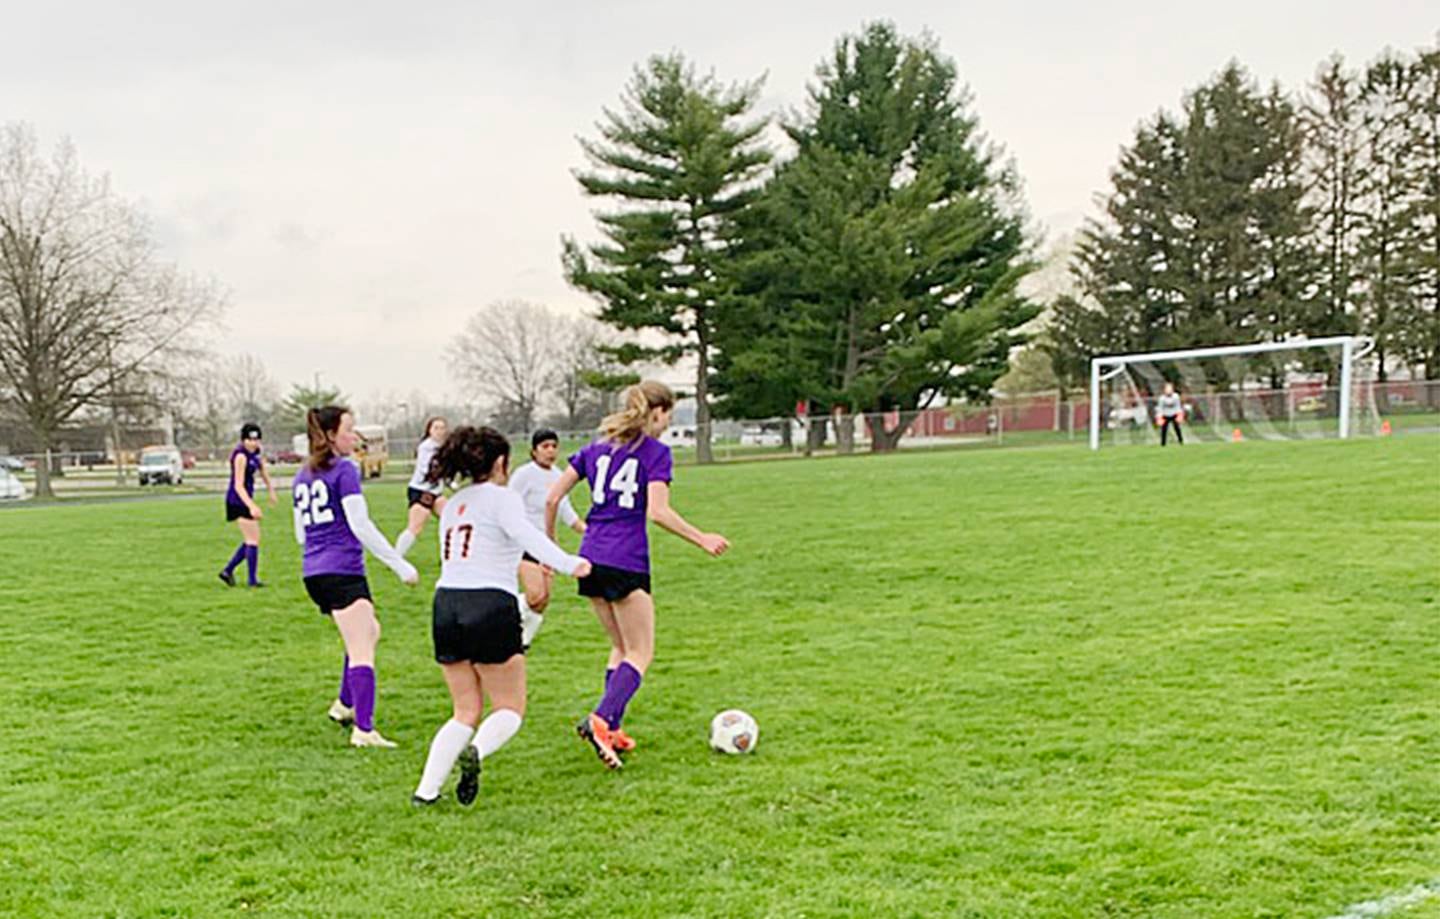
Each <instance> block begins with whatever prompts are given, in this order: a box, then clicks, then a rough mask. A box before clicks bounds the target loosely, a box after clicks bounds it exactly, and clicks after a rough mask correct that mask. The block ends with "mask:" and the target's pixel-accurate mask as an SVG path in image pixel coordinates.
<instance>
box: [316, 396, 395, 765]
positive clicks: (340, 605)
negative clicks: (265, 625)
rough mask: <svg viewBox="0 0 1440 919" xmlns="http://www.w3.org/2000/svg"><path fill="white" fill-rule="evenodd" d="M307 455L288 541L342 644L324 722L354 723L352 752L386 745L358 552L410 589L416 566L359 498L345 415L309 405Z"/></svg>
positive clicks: (373, 628) (372, 627) (374, 640)
mask: <svg viewBox="0 0 1440 919" xmlns="http://www.w3.org/2000/svg"><path fill="white" fill-rule="evenodd" d="M305 426H306V428H307V429H308V433H309V436H310V458H309V460H307V461H306V463H305V465H304V466H303V467H302V468H301V469H300V472H299V473H298V474H296V476H295V483H294V485H293V487H292V489H291V490H292V493H293V494H294V498H295V541H296V542H298V543H300V544H301V545H302V546H304V564H303V568H302V573H303V574H304V577H305V591H306V592H307V593H308V594H310V599H311V600H314V601H315V605H316V606H318V607H320V612H321V613H324V614H325V615H327V616H330V617H331V618H332V619H334V620H335V627H336V628H337V629H339V630H340V638H341V639H342V640H343V641H344V642H345V664H344V669H343V670H342V671H341V676H340V697H339V698H338V699H336V700H335V701H334V702H333V703H331V705H330V712H329V714H330V719H331V720H332V721H335V722H336V723H338V724H351V723H353V724H354V728H353V730H351V732H350V745H351V746H352V747H393V746H395V744H393V743H391V742H390V741H388V740H386V739H385V738H384V737H382V736H380V732H379V731H377V730H375V646H376V644H378V643H379V641H380V622H379V620H378V619H376V618H375V606H374V604H373V603H372V602H371V600H370V584H369V582H368V581H366V580H365V550H366V549H369V550H370V553H371V554H372V555H374V556H375V557H376V558H378V559H380V560H381V561H382V562H384V563H385V564H386V565H387V566H389V568H390V570H391V571H394V572H395V573H396V574H397V575H399V577H400V580H402V581H404V582H405V583H406V584H409V585H411V586H414V585H415V584H417V583H419V580H420V577H419V575H418V574H416V572H415V566H414V565H411V564H410V563H409V562H407V561H405V559H404V558H402V557H401V556H400V553H398V552H396V551H395V549H394V548H393V547H392V546H391V545H390V543H388V542H386V540H385V537H384V536H382V535H380V531H379V530H378V529H376V527H375V524H374V523H372V522H371V521H370V511H369V509H368V508H367V507H366V505H365V496H364V495H362V494H360V469H359V467H357V466H356V465H355V463H353V462H352V461H351V460H350V454H351V453H353V452H354V450H355V445H356V444H357V443H358V442H359V440H360V437H359V435H358V434H356V433H355V419H354V418H353V417H352V416H351V414H350V410H349V409H347V408H343V407H341V406H338V405H327V406H324V407H322V408H312V409H311V410H310V411H309V413H308V414H307V415H306V416H305Z"/></svg>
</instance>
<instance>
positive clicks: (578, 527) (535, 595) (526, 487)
mask: <svg viewBox="0 0 1440 919" xmlns="http://www.w3.org/2000/svg"><path fill="white" fill-rule="evenodd" d="M559 453H560V435H559V434H556V433H555V432H554V431H551V430H548V429H546V428H541V429H540V430H538V431H536V432H535V434H534V435H533V436H532V437H531V438H530V460H531V461H530V462H528V463H526V464H525V465H524V466H521V467H520V468H519V469H516V470H515V471H514V472H513V473H512V474H511V475H510V490H511V491H514V492H517V493H519V495H520V500H521V501H522V502H524V504H525V515H526V516H527V517H529V518H530V522H531V523H533V524H535V528H536V529H538V530H540V532H542V533H543V532H545V496H546V495H548V494H549V493H550V486H551V485H554V484H555V483H556V482H557V481H559V479H560V470H559V469H556V468H555V457H556V456H557V455H559ZM560 522H561V523H563V524H565V525H566V526H567V527H569V528H570V529H572V530H574V531H575V532H577V533H582V534H583V533H584V532H585V521H584V520H581V519H580V515H579V514H577V513H575V508H574V507H572V506H571V505H570V499H569V498H566V499H565V500H564V501H561V502H560ZM554 580H555V575H554V573H553V572H551V571H550V570H549V569H548V568H546V567H545V566H544V565H542V564H540V563H539V562H538V561H536V560H535V557H534V556H533V555H531V554H530V553H528V552H527V553H525V555H524V556H523V557H522V558H521V560H520V584H521V585H522V586H523V587H524V588H525V592H524V594H523V595H522V596H521V597H520V624H521V626H522V627H523V628H524V634H523V636H522V639H521V640H522V641H523V643H524V645H525V647H526V649H527V650H528V649H529V647H530V643H531V642H532V641H534V640H535V633H536V632H539V631H540V626H541V624H542V623H543V622H544V621H545V619H544V613H545V607H547V606H549V605H550V585H551V583H552V582H553V581H554Z"/></svg>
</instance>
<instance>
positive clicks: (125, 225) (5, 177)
mask: <svg viewBox="0 0 1440 919" xmlns="http://www.w3.org/2000/svg"><path fill="white" fill-rule="evenodd" d="M221 305H222V298H221V297H220V295H219V294H218V293H217V292H216V290H215V289H214V287H213V286H212V285H209V284H204V283H200V282H197V281H196V280H194V279H192V278H190V277H188V276H185V275H182V274H181V273H180V272H178V271H177V270H176V269H175V268H174V267H173V266H171V265H168V264H166V263H164V262H162V261H160V259H159V258H158V255H157V253H156V250H155V244H154V241H153V239H152V235H151V230H150V227H149V225H148V223H147V222H146V220H145V218H144V216H143V215H142V214H141V213H140V212H139V211H138V210H136V209H135V208H134V207H133V206H131V205H130V204H129V203H127V202H125V201H123V200H121V199H120V198H119V197H118V196H117V195H116V194H115V193H114V192H113V191H112V190H111V188H110V185H109V182H108V181H107V180H106V179H105V178H103V177H94V176H91V175H88V174H87V173H85V172H84V171H83V170H82V169H81V168H80V164H79V162H78V160H77V158H76V155H75V151H74V149H73V148H72V147H71V146H70V145H69V144H68V143H66V144H61V145H60V146H59V147H58V148H57V149H56V151H55V153H54V155H53V156H51V157H50V158H49V159H46V158H44V157H43V156H42V155H41V154H40V152H39V148H38V144H37V142H36V140H35V136H34V134H33V132H32V131H31V130H30V129H29V128H28V127H26V126H24V125H13V124H12V125H7V126H5V127H4V128H0V388H3V389H4V390H6V391H8V392H7V393H6V394H8V395H9V396H10V397H11V398H12V399H13V400H14V401H15V402H16V403H17V404H18V405H19V408H20V412H21V414H22V415H23V417H24V419H25V422H26V424H27V426H28V427H29V428H30V431H31V434H32V435H33V436H34V438H35V440H36V442H37V444H38V446H39V448H40V449H41V450H42V451H46V450H49V448H50V446H51V445H52V443H53V442H54V437H55V434H56V432H57V431H58V430H59V429H60V427H61V425H63V424H64V423H65V422H66V421H67V420H69V419H70V418H72V417H74V416H75V414H76V413H77V412H79V411H81V410H82V409H84V408H86V407H93V406H97V405H104V404H111V403H110V402H109V400H110V397H111V396H113V395H114V393H115V391H116V389H117V386H118V385H119V384H121V383H122V382H123V381H128V380H133V379H134V378H135V376H136V375H137V374H142V373H144V372H146V371H147V370H148V369H149V368H152V367H154V366H157V365H163V363H164V361H165V359H166V353H167V351H168V350H170V349H174V348H176V347H177V346H179V345H180V344H181V342H182V341H183V338H184V336H185V335H186V334H187V333H190V332H192V331H194V330H195V329H196V328H197V327H198V326H199V325H200V324H202V323H203V322H205V321H207V320H209V319H211V318H213V317H215V316H216V315H217V314H218V312H219V310H220V308H221ZM37 470H38V474H37V476H36V494H37V495H38V496H40V497H50V496H52V494H53V493H52V491H51V488H50V470H49V468H48V465H47V464H46V463H39V464H37Z"/></svg>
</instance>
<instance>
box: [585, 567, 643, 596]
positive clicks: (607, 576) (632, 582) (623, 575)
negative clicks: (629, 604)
mask: <svg viewBox="0 0 1440 919" xmlns="http://www.w3.org/2000/svg"><path fill="white" fill-rule="evenodd" d="M637 590H643V591H645V592H646V593H647V594H648V593H650V575H649V574H646V573H643V572H639V571H626V570H625V569H624V568H611V567H610V566H609V565H595V564H592V565H591V566H590V573H589V574H587V575H586V576H585V577H583V578H581V579H580V596H582V597H599V598H600V599H602V600H609V601H610V602H611V603H614V602H615V601H616V600H624V599H625V598H626V597H628V596H630V595H631V594H633V593H634V592H635V591H637Z"/></svg>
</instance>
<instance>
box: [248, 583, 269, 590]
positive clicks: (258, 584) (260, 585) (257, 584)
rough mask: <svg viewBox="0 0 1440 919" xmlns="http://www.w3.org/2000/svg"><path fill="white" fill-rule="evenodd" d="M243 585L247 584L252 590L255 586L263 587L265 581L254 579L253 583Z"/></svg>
mask: <svg viewBox="0 0 1440 919" xmlns="http://www.w3.org/2000/svg"><path fill="white" fill-rule="evenodd" d="M245 586H247V587H249V588H251V589H252V590H253V589H255V588H257V587H264V586H265V582H264V581H256V582H255V583H254V584H247V585H245Z"/></svg>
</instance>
